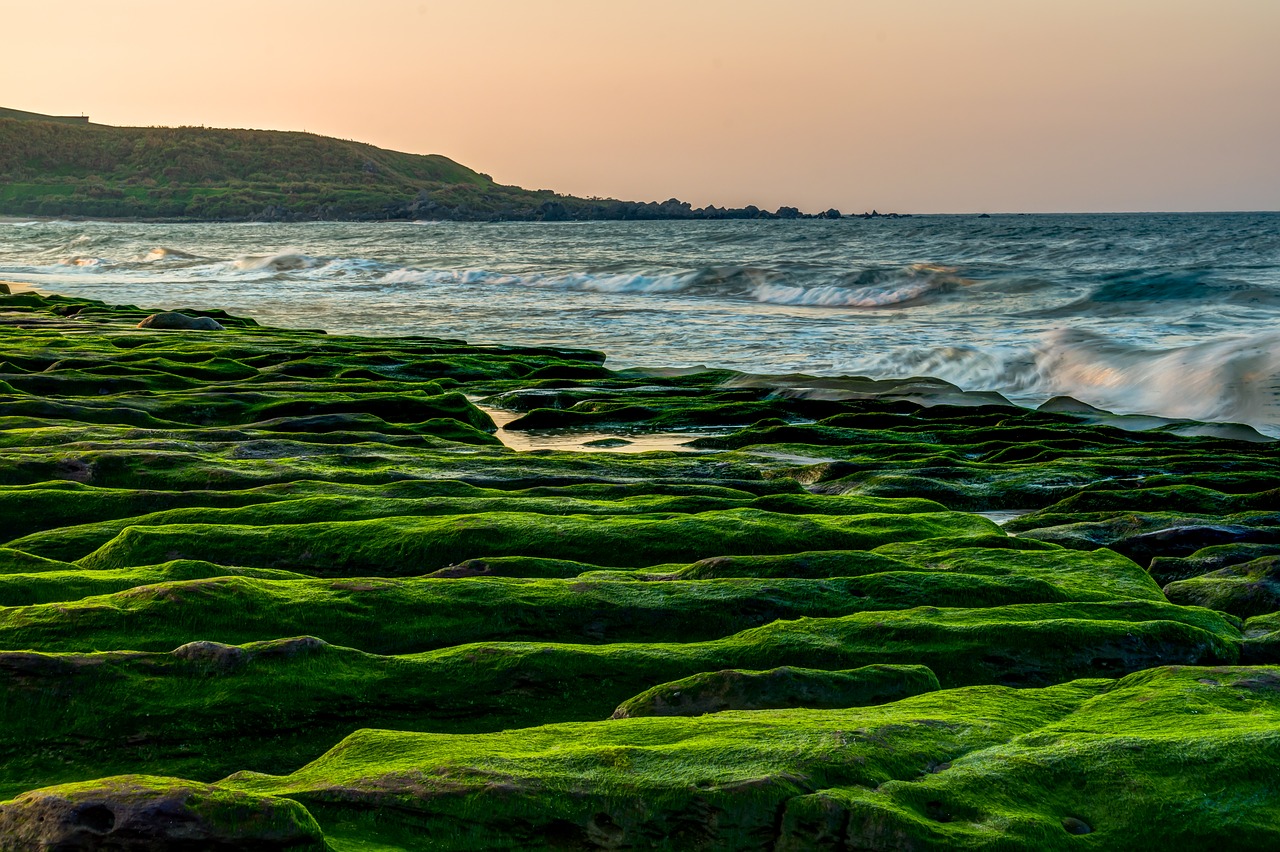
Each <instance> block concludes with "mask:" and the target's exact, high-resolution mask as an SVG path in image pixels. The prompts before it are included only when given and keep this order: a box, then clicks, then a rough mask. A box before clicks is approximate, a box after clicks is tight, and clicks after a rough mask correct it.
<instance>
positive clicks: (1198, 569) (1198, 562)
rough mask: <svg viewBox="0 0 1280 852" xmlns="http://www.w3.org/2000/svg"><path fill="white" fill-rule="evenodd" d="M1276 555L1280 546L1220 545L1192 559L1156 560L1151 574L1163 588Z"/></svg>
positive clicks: (1172, 558)
mask: <svg viewBox="0 0 1280 852" xmlns="http://www.w3.org/2000/svg"><path fill="white" fill-rule="evenodd" d="M1276 554H1280V544H1221V545H1213V546H1210V547H1205V548H1201V549H1200V550H1197V551H1196V552H1195V553H1193V554H1191V555H1190V556H1157V557H1156V558H1155V559H1152V560H1151V567H1150V568H1149V569H1148V570H1149V571H1150V573H1151V577H1152V579H1154V580H1155V581H1156V582H1157V583H1159V584H1160V585H1162V586H1164V585H1168V584H1169V583H1173V582H1176V581H1178V580H1189V579H1191V578H1192V577H1199V576H1200V575H1202V574H1209V573H1211V572H1213V571H1220V570H1222V569H1223V568H1229V567H1231V566H1232V565H1241V564H1243V563H1245V562H1252V561H1253V560H1255V559H1260V558H1261V557H1263V556H1272V555H1276Z"/></svg>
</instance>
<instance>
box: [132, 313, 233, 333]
mask: <svg viewBox="0 0 1280 852" xmlns="http://www.w3.org/2000/svg"><path fill="white" fill-rule="evenodd" d="M138 328H155V329H165V330H173V331H223V330H224V329H223V326H222V324H221V323H219V322H218V321H217V320H215V319H213V318H212V317H189V316H187V315H186V314H180V313H178V312H177V311H165V312H163V313H158V314H152V315H151V316H149V317H147V318H146V319H144V320H143V321H142V322H140V323H138Z"/></svg>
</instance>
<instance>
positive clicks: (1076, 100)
mask: <svg viewBox="0 0 1280 852" xmlns="http://www.w3.org/2000/svg"><path fill="white" fill-rule="evenodd" d="M0 24H2V25H3V27H2V30H3V32H4V33H5V36H6V37H5V47H4V50H3V51H0V105H2V106H11V107H16V108H19V109H29V110H35V111H40V112H57V113H79V112H82V111H83V112H86V113H88V114H89V115H90V116H91V117H92V118H93V119H94V120H95V121H101V122H104V123H108V124H139V125H150V124H204V125H209V126H226V127H262V128H279V129H294V130H296V129H306V130H309V131H312V132H316V133H324V134H328V135H333V136H341V137H346V138H353V139H360V140H362V141H367V142H372V143H374V144H377V145H381V146H383V147H388V148H396V149H399V150H404V151H415V152H420V153H441V154H445V155H447V156H450V157H452V158H454V159H456V160H458V161H460V162H462V163H465V164H467V165H469V166H471V167H473V168H476V169H479V170H480V171H484V172H487V173H489V174H491V175H493V177H494V178H496V179H497V180H499V181H502V182H504V183H514V184H519V185H522V186H526V187H530V188H535V189H536V188H551V189H555V190H558V191H561V192H567V193H573V194H577V195H601V196H612V197H618V198H629V199H655V200H662V199H666V198H669V197H671V196H676V197H679V198H681V199H684V200H687V201H690V202H693V203H694V204H695V205H702V204H707V203H715V204H719V205H743V204H748V203H754V204H756V205H758V206H761V207H767V208H770V209H772V208H775V207H777V206H778V205H780V204H793V205H796V206H799V207H800V208H801V209H806V210H816V209H824V208H826V207H829V206H836V207H839V208H841V209H843V210H845V211H846V212H860V211H862V210H864V209H871V208H873V207H874V208H878V209H879V210H881V211H892V210H896V211H903V212H908V211H910V212H930V211H933V212H948V211H956V212H959V211H978V210H988V211H1037V210H1039V211H1059V210H1061V211H1086V210H1240V209H1253V210H1257V209H1270V210H1275V209H1280V153H1278V152H1280V48H1277V46H1276V45H1277V40H1278V39H1280V0H1072V2H1051V0H790V2H782V0H778V2H763V1H762V0H679V1H678V2H673V0H645V2H633V0H456V2H444V0H365V2H359V3H357V2H345V0H305V2H302V0H253V2H245V0H218V2H206V0H181V2H154V1H153V0H111V1H110V2H108V0H85V2H72V0H66V1H65V2H59V0H38V2H37V0H25V1H24V2H18V0H0Z"/></svg>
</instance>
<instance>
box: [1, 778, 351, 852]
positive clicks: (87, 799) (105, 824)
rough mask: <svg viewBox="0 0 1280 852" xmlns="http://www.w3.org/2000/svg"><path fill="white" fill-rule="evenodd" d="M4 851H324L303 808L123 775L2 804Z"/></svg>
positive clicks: (280, 800)
mask: <svg viewBox="0 0 1280 852" xmlns="http://www.w3.org/2000/svg"><path fill="white" fill-rule="evenodd" d="M0 848H3V849H4V850H5V852H54V850H56V852H96V850H111V852H171V850H178V849H189V850H197V849H198V850H202V852H282V850H288V852H325V848H326V847H325V842H324V835H323V833H322V832H321V831H320V826H319V825H317V824H316V821H315V819H314V818H312V816H311V814H310V813H309V812H308V811H307V809H306V808H304V807H303V806H302V805H300V804H298V803H297V802H294V801H292V800H290V799H283V798H278V797H275V796H261V795H255V794H252V793H245V792H241V791H239V790H230V789H226V788H222V787H217V786H213V785H209V784H197V783H195V782H192V781H181V780H178V779H174V778H159V777H155V776H146V775H121V776H117V777H114V778H104V779H102V780H101V781H96V782H94V783H93V784H74V785H66V786H62V787H46V788H44V789H42V790H35V791H32V792H30V793H24V794H23V795H21V796H19V797H18V798H16V799H13V800H12V801H8V802H3V803H0Z"/></svg>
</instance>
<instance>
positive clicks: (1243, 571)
mask: <svg viewBox="0 0 1280 852" xmlns="http://www.w3.org/2000/svg"><path fill="white" fill-rule="evenodd" d="M1164 593H1165V596H1166V597H1168V598H1169V600H1170V601H1172V602H1173V603H1176V604H1183V605H1185V606H1203V607H1208V608H1209V609H1216V610H1220V611H1222V612H1228V613H1231V614H1232V615H1236V616H1239V617H1240V618H1251V617H1253V616H1255V615H1266V614H1267V613H1270V612H1276V611H1277V610H1280V556H1270V557H1263V558H1262V559H1255V560H1254V561H1252V562H1246V563H1244V564H1243V565H1233V566H1231V567H1229V568H1223V569H1220V570H1218V571H1213V572H1210V573H1208V574H1205V575H1203V576H1201V577H1193V578H1191V579H1188V580H1179V581H1177V582H1173V583H1170V584H1169V585H1167V586H1165V587H1164Z"/></svg>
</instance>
